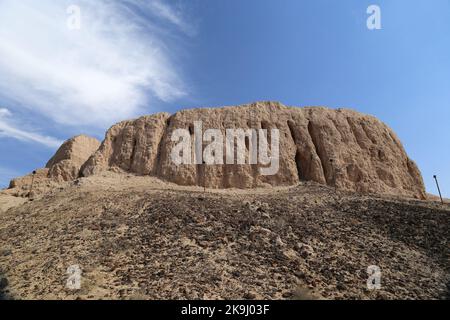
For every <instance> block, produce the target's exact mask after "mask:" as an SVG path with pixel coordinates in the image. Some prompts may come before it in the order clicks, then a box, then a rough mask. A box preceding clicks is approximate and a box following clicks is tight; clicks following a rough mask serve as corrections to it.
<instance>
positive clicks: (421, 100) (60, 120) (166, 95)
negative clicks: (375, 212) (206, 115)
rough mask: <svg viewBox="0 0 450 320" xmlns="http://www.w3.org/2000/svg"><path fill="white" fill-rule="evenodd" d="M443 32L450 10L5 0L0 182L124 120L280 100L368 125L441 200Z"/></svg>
mask: <svg viewBox="0 0 450 320" xmlns="http://www.w3.org/2000/svg"><path fill="white" fill-rule="evenodd" d="M372 4H375V5H378V6H379V7H380V9H381V22H382V29H381V30H368V28H367V26H366V20H367V18H368V16H369V15H368V14H367V13H366V10H367V7H368V6H369V5H372ZM70 5H77V6H78V7H79V8H80V10H81V11H80V13H81V29H79V30H70V29H69V28H67V25H66V24H67V23H66V22H67V19H68V17H70V16H71V15H70V14H68V13H67V12H66V10H67V8H68V7H69V6H70ZM449 32H450V1H449V0H433V1H425V0H418V1H414V2H411V1H406V0H396V1H380V0H378V1H375V0H373V1H364V0H342V1H333V0H328V1H327V0H309V1H306V0H303V1H301V0H284V1H275V0H245V1H244V0H209V1H207V0H192V1H162V0H151V1H139V0H122V1H119V0H117V1H108V0H98V1H95V2H93V1H88V0H82V1H76V0H72V1H51V0H42V1H39V2H37V1H33V0H23V1H15V0H2V1H1V2H0V185H1V186H6V185H7V184H8V181H9V179H10V178H12V177H15V176H17V175H22V174H25V173H28V172H29V171H31V170H33V169H35V168H38V167H42V166H44V165H45V163H46V161H47V160H48V159H49V158H50V156H51V155H52V154H53V152H54V151H55V150H56V148H57V145H58V144H59V143H60V142H61V141H63V140H65V139H67V138H69V137H71V136H73V135H76V134H79V133H86V134H90V135H93V136H96V137H97V138H99V139H102V137H103V135H104V131H105V130H106V129H107V128H108V127H110V126H111V125H112V124H114V123H115V122H117V121H120V120H123V119H126V118H133V117H136V116H139V115H142V114H151V113H154V112H158V111H168V112H175V111H176V110H179V109H184V108H191V107H201V106H223V105H235V104H242V103H248V102H253V101H259V100H276V101H280V102H282V103H284V104H287V105H296V106H309V105H314V106H316V105H321V106H328V107H332V108H337V107H348V108H353V109H356V110H358V111H361V112H364V113H369V114H372V115H375V116H377V117H378V118H380V119H381V120H383V121H384V122H386V123H387V124H388V125H389V126H390V127H392V128H393V129H394V131H395V132H396V133H397V134H398V135H399V137H400V139H401V140H402V142H403V144H404V146H405V148H406V150H407V152H408V154H409V155H410V157H411V158H412V159H413V160H415V161H416V162H417V163H418V165H419V167H420V169H421V171H422V174H423V176H424V180H425V182H426V186H427V189H428V191H430V192H432V193H436V188H435V186H434V181H433V179H432V176H433V174H438V176H439V178H440V183H441V187H442V190H443V193H444V195H446V196H447V197H450V169H449V165H450V139H449V138H450V126H449V120H450V59H449V57H450V38H449Z"/></svg>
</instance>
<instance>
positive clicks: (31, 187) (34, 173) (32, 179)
mask: <svg viewBox="0 0 450 320" xmlns="http://www.w3.org/2000/svg"><path fill="white" fill-rule="evenodd" d="M35 175H36V171H33V176H32V178H31V186H30V192H29V193H28V199H29V198H30V197H31V192H32V191H33V183H34V176H35Z"/></svg>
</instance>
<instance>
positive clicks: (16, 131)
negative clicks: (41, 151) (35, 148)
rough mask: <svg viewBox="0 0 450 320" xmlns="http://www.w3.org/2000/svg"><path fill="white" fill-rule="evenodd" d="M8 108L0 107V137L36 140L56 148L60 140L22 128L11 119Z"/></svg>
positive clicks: (60, 142)
mask: <svg viewBox="0 0 450 320" xmlns="http://www.w3.org/2000/svg"><path fill="white" fill-rule="evenodd" d="M11 115H12V114H11V112H10V111H9V110H8V109H4V108H1V109H0V137H2V136H3V137H10V138H14V139H17V140H21V141H28V142H37V143H40V144H43V145H45V146H47V147H50V148H58V147H59V146H61V144H62V141H59V140H58V139H55V138H53V137H49V136H45V135H42V134H39V133H36V132H33V131H27V130H24V129H23V128H22V127H23V126H21V125H20V123H16V122H15V121H14V120H13V119H11V118H10V117H11Z"/></svg>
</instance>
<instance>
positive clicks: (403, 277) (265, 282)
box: [0, 173, 450, 299]
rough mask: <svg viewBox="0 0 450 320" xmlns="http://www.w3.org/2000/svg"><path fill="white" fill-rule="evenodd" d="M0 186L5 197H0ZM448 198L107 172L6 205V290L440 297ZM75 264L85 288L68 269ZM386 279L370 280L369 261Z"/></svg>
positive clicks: (89, 295)
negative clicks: (222, 184)
mask: <svg viewBox="0 0 450 320" xmlns="http://www.w3.org/2000/svg"><path fill="white" fill-rule="evenodd" d="M0 198H1V196H0ZM449 214H450V207H449V205H446V206H442V205H440V204H439V203H437V202H427V201H419V200H405V199H402V198H395V197H381V196H373V195H361V194H355V193H348V192H343V191H335V190H334V188H330V187H327V186H322V185H320V184H317V183H314V182H303V183H301V184H299V185H298V186H295V187H284V188H273V189H270V191H268V190H267V189H255V190H238V189H232V190H207V191H206V192H203V189H202V188H196V187H181V186H176V185H172V184H169V183H165V182H163V181H160V180H158V179H156V178H149V177H136V176H133V175H126V174H115V173H103V174H101V175H97V176H93V177H89V178H82V179H79V180H77V181H76V182H74V183H68V184H66V185H64V186H62V187H61V188H60V189H55V190H53V191H52V192H50V193H47V194H45V195H42V196H40V197H37V198H36V199H35V200H34V201H32V202H31V201H29V202H26V203H24V204H22V205H20V206H17V207H15V208H12V209H9V210H7V211H6V212H2V213H0V243H1V250H0V266H1V270H0V272H1V273H2V274H3V276H4V280H3V294H4V296H5V297H9V298H13V299H298V298H305V297H313V298H317V299H445V298H447V299H448V294H449V291H448V290H449V288H448V285H449V280H450V273H449V261H448V258H449V257H448V244H449V242H448V240H449V236H450V234H449V232H450V231H449V230H450V225H449V219H448V217H449ZM72 265H79V266H80V268H81V269H82V271H83V273H82V286H81V289H80V290H75V291H74V290H70V289H68V288H67V287H66V282H67V279H68V275H67V274H66V271H67V268H68V267H69V266H72ZM369 265H377V266H379V267H380V268H381V272H382V277H381V285H382V287H381V289H380V290H374V291H370V290H368V289H367V286H366V281H367V278H368V274H367V267H368V266H369Z"/></svg>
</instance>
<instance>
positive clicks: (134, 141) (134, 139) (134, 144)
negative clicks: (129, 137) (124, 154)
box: [129, 137, 137, 172]
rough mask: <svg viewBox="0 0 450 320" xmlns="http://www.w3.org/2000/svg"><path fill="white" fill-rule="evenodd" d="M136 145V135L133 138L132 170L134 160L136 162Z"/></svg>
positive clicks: (131, 168) (131, 170)
mask: <svg viewBox="0 0 450 320" xmlns="http://www.w3.org/2000/svg"><path fill="white" fill-rule="evenodd" d="M136 146H137V139H136V137H135V138H133V148H132V149H131V158H130V169H129V170H130V172H133V162H134V158H135V153H136Z"/></svg>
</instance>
